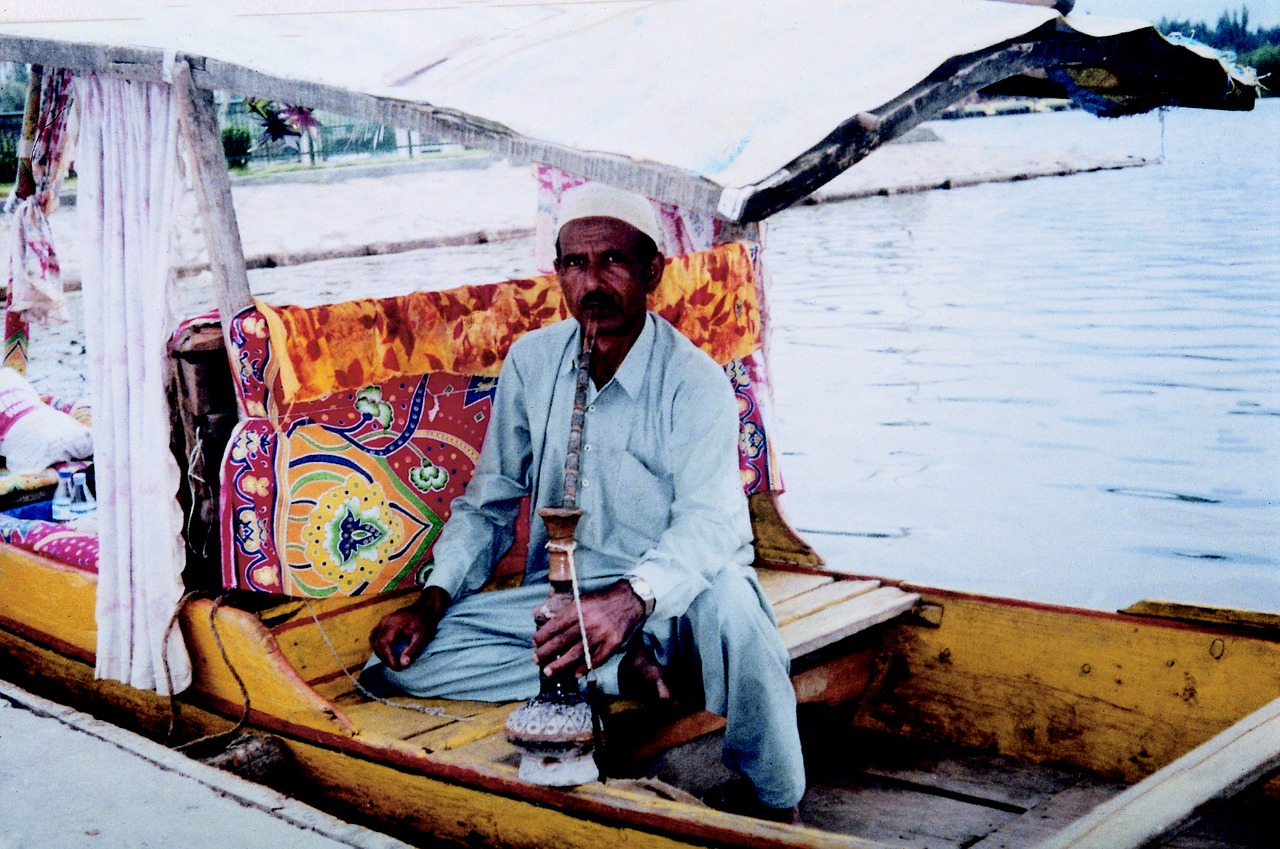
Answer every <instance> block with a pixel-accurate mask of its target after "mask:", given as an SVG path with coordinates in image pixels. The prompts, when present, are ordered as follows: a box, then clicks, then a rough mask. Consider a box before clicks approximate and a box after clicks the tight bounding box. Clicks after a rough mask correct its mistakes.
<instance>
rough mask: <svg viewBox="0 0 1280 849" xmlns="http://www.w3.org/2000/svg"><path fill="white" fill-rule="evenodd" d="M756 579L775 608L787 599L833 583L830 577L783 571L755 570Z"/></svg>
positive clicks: (833, 579)
mask: <svg viewBox="0 0 1280 849" xmlns="http://www.w3.org/2000/svg"><path fill="white" fill-rule="evenodd" d="M756 578H757V579H758V580H759V581H760V587H761V589H763V590H764V594H765V596H766V597H767V598H768V599H769V603H770V604H772V605H773V606H775V607H777V606H778V605H779V604H782V603H783V602H784V601H786V600H787V599H789V598H794V597H795V596H798V595H800V594H801V593H807V592H809V591H811V590H814V589H817V588H818V587H821V586H825V585H827V584H831V583H834V582H835V578H833V577H831V576H830V575H814V574H811V573H809V572H790V571H787V570H785V569H757V570H756Z"/></svg>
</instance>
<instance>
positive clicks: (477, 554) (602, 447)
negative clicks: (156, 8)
mask: <svg viewBox="0 0 1280 849" xmlns="http://www.w3.org/2000/svg"><path fill="white" fill-rule="evenodd" d="M580 345H581V343H580V341H579V328H578V323H577V322H576V321H574V320H568V321H563V322H560V323H558V324H555V325H552V326H551V327H547V328H543V329H541V330H536V331H533V332H531V333H528V334H526V335H525V336H524V337H522V338H521V339H519V340H518V341H517V342H516V343H515V344H514V345H513V346H512V347H511V350H510V352H509V354H508V356H507V359H506V362H505V363H504V364H503V367H502V373H501V376H500V378H499V380H498V389H497V393H496V395H495V397H494V401H493V411H492V419H491V421H490V422H489V428H488V431H487V433H486V436H485V440H484V447H483V449H482V450H481V452H480V459H479V461H478V463H477V464H476V470H475V475H474V477H472V479H471V483H470V484H469V485H468V487H467V491H466V494H465V495H464V496H462V497H460V498H458V499H456V500H455V501H454V502H453V512H452V515H451V516H450V518H449V521H448V523H447V524H446V526H445V528H444V530H443V531H442V532H441V534H440V538H439V539H438V540H437V542H436V546H435V551H434V555H435V567H434V569H433V570H432V572H431V574H430V576H429V577H428V579H427V586H438V587H440V588H442V589H444V590H445V591H446V592H448V593H449V594H450V596H451V597H453V598H454V599H455V600H457V599H459V598H461V597H463V596H465V595H468V594H470V593H472V592H475V591H476V590H477V589H479V588H480V587H481V586H482V585H483V584H484V582H485V581H486V580H487V579H488V578H489V576H490V575H491V574H492V571H493V567H494V564H495V563H496V562H497V561H498V559H499V558H500V557H501V556H502V554H503V553H504V552H505V551H506V549H507V548H509V547H510V545H511V541H512V538H513V533H512V525H513V521H514V519H515V516H516V511H517V510H518V509H519V504H520V500H521V499H522V498H523V497H524V496H525V495H526V494H531V495H532V499H531V501H532V507H533V515H532V518H531V528H530V543H529V555H528V559H527V561H526V565H525V583H526V584H529V583H532V582H538V581H545V580H546V575H547V553H546V549H545V547H544V546H545V544H546V539H547V537H546V529H545V527H544V526H543V523H542V520H541V519H540V518H538V515H537V510H538V508H540V507H545V506H557V507H558V506H560V505H561V503H562V499H563V489H562V487H563V482H564V460H565V454H566V451H567V447H568V442H569V416H570V412H571V410H572V406H573V390H574V379H575V374H576V367H577V354H578V349H579V347H580ZM585 421H586V424H585V426H584V430H583V446H582V454H581V461H580V472H579V483H578V506H579V507H580V508H581V509H582V510H583V512H584V516H583V518H582V521H581V522H580V523H579V525H578V532H577V543H578V548H577V553H576V562H577V567H578V574H579V577H580V579H581V580H583V581H584V582H589V583H592V584H595V585H596V586H599V584H597V583H596V582H597V580H599V579H605V578H620V577H623V576H626V575H634V576H638V577H642V578H644V579H645V580H646V581H648V582H649V585H650V587H652V589H653V592H654V596H655V598H656V603H655V605H654V610H653V614H652V620H654V621H657V620H661V619H665V618H669V617H675V616H680V615H681V614H683V613H684V612H685V610H686V609H687V608H688V607H689V604H690V603H691V602H692V601H693V599H694V598H696V597H697V595H698V594H699V593H701V592H702V591H703V590H705V589H706V588H707V587H709V586H710V582H711V581H712V580H714V578H715V577H716V576H717V575H718V574H719V573H720V572H721V571H722V570H723V569H725V568H726V567H728V566H730V565H732V564H741V565H746V564H749V563H751V561H752V559H753V552H752V546H751V523H750V519H749V517H748V512H747V501H746V496H745V495H744V494H743V491H742V482H741V478H740V475H739V472H738V411H737V403H736V401H735V399H734V396H733V391H732V389H731V387H730V386H729V382H728V380H727V379H726V377H725V374H724V371H723V370H722V369H721V368H720V367H719V366H718V365H716V363H715V361H714V360H712V359H711V358H710V357H709V356H707V355H706V354H705V353H703V352H702V351H701V350H699V349H698V348H696V347H695V346H694V345H693V344H692V343H691V342H689V340H688V339H686V338H685V337H684V336H683V335H682V334H681V333H680V332H679V331H677V330H676V329H675V328H674V327H672V326H671V325H670V324H669V323H668V322H667V321H666V320H665V319H663V318H660V317H659V316H657V315H654V314H653V313H650V314H648V316H647V320H646V322H645V326H644V329H643V330H642V331H641V333H640V336H639V338H638V339H637V340H636V343H635V345H633V346H632V348H631V350H630V351H629V352H628V353H627V356H626V358H625V359H624V360H623V361H622V364H621V365H620V366H619V367H618V370H617V373H616V374H615V375H614V376H613V379H612V380H610V381H609V382H608V383H607V384H605V385H604V386H603V387H601V388H600V389H599V390H598V391H597V389H596V387H595V386H594V385H591V387H590V390H589V392H588V405H587V410H586V420H585Z"/></svg>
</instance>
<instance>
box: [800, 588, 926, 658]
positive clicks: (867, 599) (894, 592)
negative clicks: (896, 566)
mask: <svg viewBox="0 0 1280 849" xmlns="http://www.w3.org/2000/svg"><path fill="white" fill-rule="evenodd" d="M919 598H920V596H919V595H917V594H916V593H909V592H905V591H903V590H900V589H898V588H897V587H879V588H877V589H873V590H871V591H870V592H866V593H861V594H859V595H855V596H854V597H852V598H848V599H845V600H844V601H842V602H840V603H838V604H835V605H832V606H830V607H826V608H823V609H821V610H818V611H817V612H816V613H815V614H814V615H810V616H807V617H805V618H803V619H796V620H793V621H792V622H790V623H789V624H787V625H783V626H782V628H781V629H780V630H781V632H782V643H783V645H785V646H786V647H787V652H788V653H789V654H790V655H791V659H792V660H795V659H797V658H800V657H804V656H805V655H807V654H810V653H811V652H815V651H817V650H818V649H821V648H826V647H827V646H829V645H831V644H833V643H836V642H839V641H840V640H843V639H845V638H846V637H851V636H853V635H854V634H856V633H858V632H860V631H865V630H866V629H868V628H870V627H872V626H873V625H879V624H880V623H881V622H887V621H888V620H890V619H893V618H894V617H896V616H900V615H901V614H903V613H906V612H907V611H908V610H910V609H911V608H913V607H915V603H916V602H917V601H918V600H919Z"/></svg>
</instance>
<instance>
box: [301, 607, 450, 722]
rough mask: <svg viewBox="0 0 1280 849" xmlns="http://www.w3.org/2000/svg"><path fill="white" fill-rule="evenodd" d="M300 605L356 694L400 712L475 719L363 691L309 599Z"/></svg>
mask: <svg viewBox="0 0 1280 849" xmlns="http://www.w3.org/2000/svg"><path fill="white" fill-rule="evenodd" d="M302 603H303V604H305V605H306V606H307V612H308V613H310V614H311V621H313V622H315V623H316V630H318V631H319V632H320V638H321V639H323V640H324V644H325V645H326V646H328V647H329V652H330V654H332V655H333V659H334V660H336V661H337V662H338V668H339V669H341V670H342V674H343V675H346V676H347V680H348V681H350V682H351V683H352V684H354V685H355V688H356V692H357V693H359V694H360V695H361V696H363V697H364V698H366V699H369V700H370V701H375V702H378V703H379V704H384V705H389V706H391V707H393V708H400V710H411V711H413V712H415V713H423V714H426V715H427V716H436V717H440V718H441V719H452V720H454V721H455V722H470V721H471V720H473V719H475V717H474V716H454V715H453V714H451V713H449V712H448V711H446V710H445V709H444V708H440V707H427V706H426V705H415V704H405V703H403V702H393V701H391V700H390V699H384V698H383V697H382V696H378V695H375V694H373V693H371V692H369V691H368V690H367V689H365V686H364V685H363V684H361V683H360V680H359V679H358V678H356V676H354V675H352V674H351V670H350V669H347V665H346V664H345V663H343V662H342V656H341V655H339V654H338V650H337V649H336V648H334V647H333V643H332V642H330V640H329V635H328V634H327V633H325V630H324V626H323V625H321V624H320V617H319V616H317V615H316V611H315V608H313V607H312V606H311V599H309V598H307V597H306V596H302Z"/></svg>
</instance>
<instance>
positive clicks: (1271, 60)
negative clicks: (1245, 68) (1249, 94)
mask: <svg viewBox="0 0 1280 849" xmlns="http://www.w3.org/2000/svg"><path fill="white" fill-rule="evenodd" d="M1240 61H1241V63H1243V64H1245V65H1249V66H1250V67H1252V68H1255V69H1256V70H1257V71H1258V78H1259V79H1260V80H1261V81H1262V86H1263V93H1264V94H1265V95H1266V96H1267V97H1277V96H1280V44H1264V45H1263V46H1262V47H1259V48H1258V49H1257V50H1250V51H1249V52H1248V53H1246V54H1244V55H1243V56H1241V57H1240Z"/></svg>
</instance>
